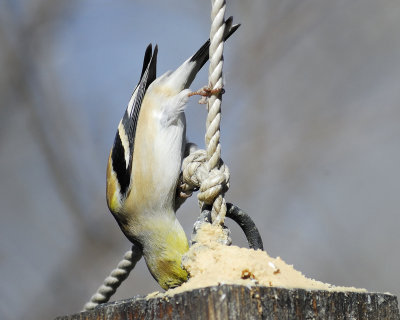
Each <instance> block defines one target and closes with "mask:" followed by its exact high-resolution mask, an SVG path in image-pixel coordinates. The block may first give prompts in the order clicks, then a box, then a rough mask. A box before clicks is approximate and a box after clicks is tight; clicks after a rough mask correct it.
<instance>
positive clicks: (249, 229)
mask: <svg viewBox="0 0 400 320" xmlns="http://www.w3.org/2000/svg"><path fill="white" fill-rule="evenodd" d="M226 207H227V211H226V216H227V217H228V218H230V219H232V220H233V221H235V222H236V223H237V224H238V225H239V226H240V228H241V229H242V230H243V232H244V234H245V236H246V239H247V242H248V244H249V247H250V249H254V250H257V249H261V250H264V246H263V242H262V239H261V235H260V233H259V231H258V229H257V227H256V225H255V223H254V222H253V220H252V219H251V218H250V216H249V215H248V214H247V213H246V212H244V211H243V210H242V209H240V208H239V207H237V206H235V205H233V204H232V203H227V204H226ZM204 222H208V223H211V209H210V206H204V207H203V211H202V212H201V214H200V217H199V218H198V219H197V221H196V223H195V225H194V228H193V235H195V234H196V232H197V229H198V228H199V226H200V225H201V224H202V223H204ZM193 238H194V237H193V236H192V239H193Z"/></svg>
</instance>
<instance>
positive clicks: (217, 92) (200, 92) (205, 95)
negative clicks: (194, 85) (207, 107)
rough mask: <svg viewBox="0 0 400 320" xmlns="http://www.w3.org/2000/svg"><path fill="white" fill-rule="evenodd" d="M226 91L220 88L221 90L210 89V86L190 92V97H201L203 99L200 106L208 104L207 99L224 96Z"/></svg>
mask: <svg viewBox="0 0 400 320" xmlns="http://www.w3.org/2000/svg"><path fill="white" fill-rule="evenodd" d="M224 93H225V89H224V88H222V87H220V88H214V89H213V88H210V87H208V86H206V87H203V88H201V89H200V90H197V91H193V92H190V93H189V94H188V96H189V97H192V96H201V97H202V98H201V99H200V101H199V103H200V104H206V103H207V99H208V98H210V97H211V96H212V95H220V94H224Z"/></svg>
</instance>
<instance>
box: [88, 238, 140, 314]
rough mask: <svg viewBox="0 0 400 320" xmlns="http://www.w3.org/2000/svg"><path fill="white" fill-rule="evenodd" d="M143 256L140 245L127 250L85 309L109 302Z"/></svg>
mask: <svg viewBox="0 0 400 320" xmlns="http://www.w3.org/2000/svg"><path fill="white" fill-rule="evenodd" d="M141 257H142V250H141V249H140V248H139V246H136V245H133V246H132V249H131V250H129V251H127V252H126V253H125V255H124V257H123V259H122V260H121V261H120V262H119V263H118V265H117V268H116V269H114V270H113V271H111V273H110V275H109V276H108V277H107V278H106V279H105V280H104V282H103V284H102V285H101V286H100V287H99V288H98V289H97V291H96V293H95V294H94V295H93V296H92V297H91V298H90V301H89V302H88V303H86V304H85V306H84V307H83V311H88V310H92V309H94V308H95V307H96V306H98V305H99V304H102V303H105V302H108V300H110V298H111V296H112V295H113V294H114V293H115V291H117V289H118V287H119V286H120V285H121V283H122V282H123V281H124V280H125V279H126V278H127V277H128V275H129V273H130V272H131V271H132V269H133V268H134V267H135V265H136V263H137V262H138V261H139V260H140V258H141Z"/></svg>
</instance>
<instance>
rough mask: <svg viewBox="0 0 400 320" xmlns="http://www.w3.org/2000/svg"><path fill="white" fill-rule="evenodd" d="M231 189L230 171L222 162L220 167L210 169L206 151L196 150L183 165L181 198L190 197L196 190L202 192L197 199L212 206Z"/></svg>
mask: <svg viewBox="0 0 400 320" xmlns="http://www.w3.org/2000/svg"><path fill="white" fill-rule="evenodd" d="M228 189H229V169H228V166H227V165H225V164H224V163H223V161H222V160H220V165H219V166H218V167H215V168H213V169H212V170H210V169H209V166H208V157H207V152H206V151H205V150H201V149H200V150H196V151H194V152H192V153H191V154H189V155H188V156H187V157H186V158H185V159H184V160H183V163H182V183H181V185H180V196H181V197H188V196H190V195H191V193H192V192H193V191H195V190H200V192H199V194H198V195H197V198H198V199H199V201H200V202H201V203H202V204H206V205H211V204H213V203H214V202H215V200H216V198H217V197H218V196H219V195H220V194H221V193H225V192H226V191H227V190H228Z"/></svg>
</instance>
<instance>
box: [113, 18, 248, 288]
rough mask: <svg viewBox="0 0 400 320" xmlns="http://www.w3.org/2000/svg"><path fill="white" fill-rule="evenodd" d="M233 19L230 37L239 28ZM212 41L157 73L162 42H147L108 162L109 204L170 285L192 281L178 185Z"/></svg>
mask: <svg viewBox="0 0 400 320" xmlns="http://www.w3.org/2000/svg"><path fill="white" fill-rule="evenodd" d="M239 26H240V25H239V24H236V25H233V24H232V17H230V18H229V19H227V20H226V22H225V32H224V39H225V40H226V39H227V38H228V37H229V36H230V35H232V34H233V33H234V32H235V31H236V30H237V29H238V27H239ZM209 46H210V40H207V41H206V42H205V43H204V44H203V45H202V46H201V48H200V49H199V50H198V51H197V52H196V53H195V54H194V55H192V56H191V57H190V58H189V59H187V60H186V61H185V62H183V64H182V65H181V66H180V67H178V68H177V69H176V70H175V71H168V72H166V73H164V74H163V75H161V76H160V77H157V76H156V69H157V54H158V46H157V45H156V46H155V47H154V51H153V49H152V44H149V45H148V46H147V48H146V51H145V55H144V60H143V67H142V72H141V75H140V80H139V82H138V84H137V86H136V87H135V89H134V91H133V93H132V96H131V98H130V100H129V103H128V106H127V108H126V110H125V112H124V114H123V117H122V119H121V121H120V122H119V124H118V130H117V133H116V135H115V139H114V144H113V146H112V148H111V151H110V154H109V158H108V164H107V178H106V180H107V182H106V198H107V205H108V208H109V210H110V212H111V213H112V215H113V216H114V218H115V220H116V221H117V223H118V225H119V227H120V229H121V230H122V232H123V233H124V235H125V236H126V237H127V238H128V239H129V240H130V241H131V242H132V243H133V244H134V245H136V246H139V247H140V248H141V250H142V253H143V256H144V258H145V261H146V264H147V267H148V269H149V271H150V273H151V275H152V276H153V278H154V279H155V280H156V281H157V282H158V283H159V285H160V286H161V287H162V288H163V289H165V290H167V289H170V288H174V287H177V286H179V285H181V284H182V283H183V282H185V281H187V278H188V273H187V271H186V270H184V269H183V268H182V266H181V260H182V255H183V254H184V253H186V252H187V251H188V249H189V244H188V240H187V237H186V234H185V232H184V230H183V228H182V226H181V224H180V223H179V221H178V219H177V217H176V209H177V208H176V192H177V185H178V180H179V176H180V172H181V164H182V160H183V157H184V155H185V150H186V149H187V148H186V146H187V140H186V120H185V114H184V109H185V107H186V105H187V102H188V99H189V94H190V92H191V91H190V89H189V87H190V85H191V83H192V82H193V80H194V79H195V77H196V75H197V73H198V71H199V70H200V69H201V68H202V67H203V65H204V64H205V63H206V62H207V61H208V59H209Z"/></svg>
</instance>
